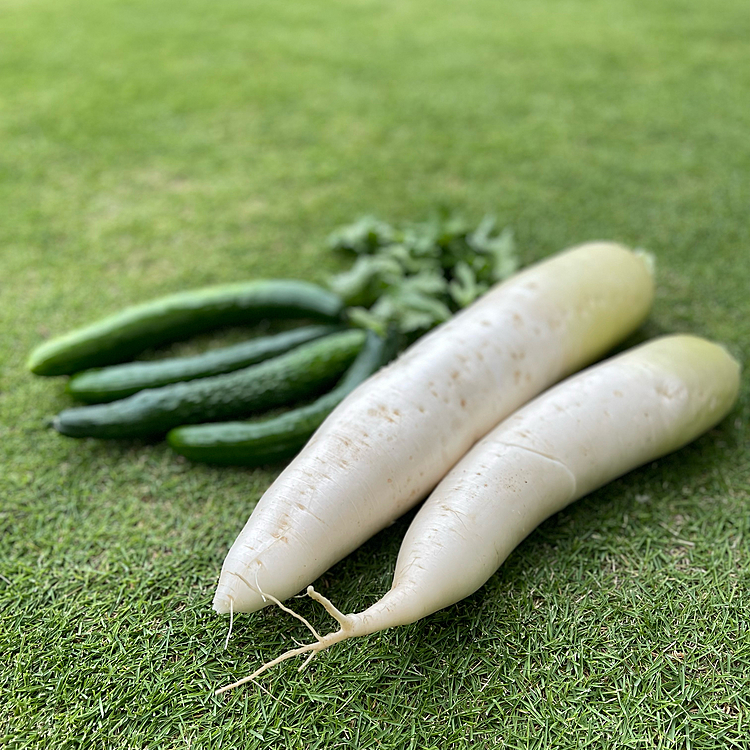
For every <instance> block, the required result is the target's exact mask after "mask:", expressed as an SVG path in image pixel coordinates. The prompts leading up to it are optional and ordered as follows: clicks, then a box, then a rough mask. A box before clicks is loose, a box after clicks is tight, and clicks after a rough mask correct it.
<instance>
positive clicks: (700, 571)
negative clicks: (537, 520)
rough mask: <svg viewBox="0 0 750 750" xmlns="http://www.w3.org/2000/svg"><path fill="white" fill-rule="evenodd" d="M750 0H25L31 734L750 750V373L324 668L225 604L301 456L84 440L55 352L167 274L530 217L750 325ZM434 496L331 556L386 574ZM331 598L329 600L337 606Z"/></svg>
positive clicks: (25, 690) (11, 509)
mask: <svg viewBox="0 0 750 750" xmlns="http://www.w3.org/2000/svg"><path fill="white" fill-rule="evenodd" d="M749 37H750V5H748V3H747V2H746V0H714V2H712V3H701V2H698V0H660V1H658V2H652V3H648V2H645V1H644V0H624V1H623V2H615V0H558V1H555V0H507V2H503V3H498V2H494V1H491V0H474V1H473V2H468V3H449V2H445V1H444V0H433V1H432V2H428V1H427V0H399V1H398V2H396V1H395V0H381V1H380V2H374V0H348V1H347V2H343V1H342V0H332V1H329V2H322V1H320V0H290V1H289V2H272V1H271V0H258V1H257V2H252V3H248V2H243V1H241V0H222V2H217V3H210V4H209V3H206V2H198V0H180V2H177V0H148V1H147V0H98V1H97V2H93V1H91V2H85V1H84V0H54V1H53V0H5V2H3V3H2V4H0V331H1V332H2V333H1V334H0V336H1V338H0V654H2V658H1V659H0V697H1V698H2V700H0V746H2V747H3V748H8V750H11V749H13V750H16V749H17V748H336V747H355V748H419V749H420V750H421V749H427V748H445V747H449V746H452V747H457V748H464V747H467V748H468V747H471V748H485V747H487V748H492V747H499V748H519V749H520V748H573V747H576V748H578V747H581V748H583V747H590V748H605V747H606V748H610V747H617V748H620V747H627V748H647V747H648V748H694V749H696V750H697V749H698V748H701V749H703V748H750V630H749V628H748V612H750V520H749V519H750V479H749V477H750V453H748V450H747V446H748V436H749V434H750V430H749V428H750V389H749V388H748V379H747V377H745V379H744V381H743V391H742V396H741V400H740V403H739V404H738V406H737V408H736V409H735V411H734V412H733V414H732V415H731V416H730V417H729V418H728V419H727V420H725V421H724V422H723V423H722V424H721V425H720V426H719V427H718V428H716V429H715V430H713V431H712V432H710V433H709V434H708V435H706V436H704V437H703V438H702V439H700V440H699V441H698V442H696V443H695V444H694V445H692V446H690V447H689V448H687V449H685V450H683V451H681V452H680V453H679V454H676V455H674V456H671V457H669V458H666V459H663V460H660V461H658V462H656V463H654V464H652V465H649V466H647V467H645V468H643V469H641V470H639V471H636V472H634V473H632V474H630V475H628V476H627V477H625V478H623V479H621V480H619V481H617V482H615V483H613V484H612V485H610V486H608V487H606V488H605V489H603V490H601V491H599V492H596V493H595V494H594V495H592V496H591V497H589V498H587V499H585V500H583V501H581V502H579V503H577V504H576V505H574V506H572V507H570V508H569V509H567V510H566V511H564V512H562V513H560V514H558V515H557V516H555V517H553V518H552V519H550V520H549V521H548V522H547V523H545V524H544V525H543V526H542V527H541V528H540V529H538V530H537V531H536V532H534V533H533V534H532V535H531V536H530V537H529V538H528V539H527V540H526V541H525V542H524V543H523V544H522V545H521V546H520V547H519V548H518V549H517V550H516V551H515V552H514V554H513V555H512V556H511V558H510V559H509V560H508V561H507V563H506V564H505V565H504V566H503V567H502V568H501V570H500V571H499V572H498V573H497V574H496V575H495V576H494V577H493V578H492V579H491V580H490V582H489V583H488V584H487V585H486V586H485V587H484V588H483V589H482V590H481V591H479V592H477V593H476V594H475V595H473V596H472V597H470V598H469V599H467V600H465V601H463V602H461V603H460V604H458V605H456V606H453V607H451V608H449V609H446V610H443V611H441V612H439V613H437V614H435V615H433V616H431V617H429V618H427V619H425V620H424V621H422V622H419V623H416V624H414V625H411V626H408V627H404V628H400V629H396V630H391V631H386V632H384V633H381V634H378V635H373V636H370V637H368V638H366V639H362V640H360V641H356V642H351V643H347V644H342V645H341V646H339V647H337V648H335V649H332V650H331V651H329V652H327V653H325V654H322V655H320V656H319V657H318V659H316V660H315V661H314V662H313V663H312V665H311V666H310V668H309V669H308V670H307V671H305V672H303V673H302V674H299V673H297V671H296V669H295V667H296V665H295V664H294V663H293V662H287V663H286V664H284V665H281V666H280V667H278V668H277V669H276V670H275V671H273V672H271V673H268V674H267V675H266V676H264V677H263V679H262V683H261V684H262V687H254V686H252V685H250V686H245V687H244V688H242V689H240V690H238V691H235V692H234V693H230V694H228V695H223V696H219V697H215V696H214V695H213V689H214V688H215V687H217V686H220V685H223V684H225V683H226V682H227V681H230V680H233V679H236V678H239V677H241V676H243V675H244V674H247V673H248V672H249V671H252V670H253V669H255V668H256V667H257V666H258V665H259V664H261V663H262V662H263V661H265V660H266V659H268V658H270V657H272V656H275V655H277V654H278V653H280V652H281V651H283V650H286V649H287V648H288V647H290V645H292V643H293V639H294V638H296V639H300V640H301V639H305V640H306V639H307V636H306V633H305V630H304V628H303V626H302V625H301V624H299V623H297V622H296V621H295V620H292V619H291V618H289V617H288V616H287V615H285V614H284V613H282V612H280V611H279V610H277V609H268V610H266V611H263V612H260V613H256V614H253V615H246V616H238V617H237V618H236V620H235V628H234V633H233V636H232V639H231V640H230V642H229V647H228V648H227V649H226V650H225V649H224V639H225V637H226V633H227V625H228V623H227V620H226V619H225V618H220V617H218V616H216V615H215V614H214V613H213V612H212V611H211V608H210V600H211V597H212V593H213V587H214V585H215V582H216V579H217V575H218V571H219V568H220V566H221V562H222V560H223V558H224V555H225V552H226V550H227V548H228V546H229V545H230V544H231V542H232V541H233V540H234V538H235V536H236V534H237V532H238V531H239V529H240V527H241V526H242V524H243V523H244V521H245V520H246V518H247V516H248V514H249V512H250V511H251V509H252V507H253V505H254V503H255V502H256V500H257V499H258V497H259V496H260V495H261V493H262V492H263V491H264V489H265V488H266V487H267V486H268V485H269V484H270V483H271V481H272V480H273V478H274V476H275V475H276V474H277V473H278V470H279V468H278V467H274V468H272V469H266V470H257V471H251V470H239V469H237V470H235V469H215V468H205V467H202V466H197V465H191V464H189V463H187V462H185V461H182V460H179V459H178V458H176V457H175V456H174V455H172V454H171V453H170V452H169V451H168V450H167V449H166V448H165V447H164V445H161V444H146V443H138V442H128V443H125V444H120V443H110V442H103V441H94V440H84V441H74V440H70V439H64V438H62V437H60V436H59V435H57V434H55V433H53V432H51V431H50V430H49V429H47V428H46V426H45V423H46V420H47V418H48V417H49V416H50V415H52V414H54V413H56V412H57V411H59V410H60V409H61V408H62V407H64V406H66V405H68V404H69V403H70V400H69V399H68V398H67V397H66V396H65V394H64V393H63V387H62V382H61V380H59V379H42V378H35V377H33V376H31V375H30V374H28V373H27V372H26V371H25V366H24V361H25V358H26V356H27V354H28V352H29V351H30V350H31V349H32V348H33V347H34V346H35V345H37V344H38V343H40V342H41V341H42V340H43V339H44V338H45V337H46V336H50V335H57V334H60V333H62V332H64V331H66V330H68V329H70V328H72V327H75V326H78V325H80V324H83V323H87V322H90V321H91V320H94V319H96V318H98V317H100V316H102V315H104V314H107V313H109V312H112V311H115V310H117V309H119V308H120V307H122V306H124V305H126V304H129V303H132V302H137V301H141V300H146V299H149V298H152V297H154V296H157V295H159V294H162V293H167V292H172V291H177V290H182V289H186V288H191V287H196V286H200V285H203V284H208V283H214V282H222V281H232V280H236V279H238V278H251V277H256V276H263V277H276V276H296V277H302V278H309V279H313V280H318V281H323V280H324V279H325V276H326V274H327V273H329V272H332V271H335V270H337V269H340V268H343V264H344V261H343V260H342V259H341V258H340V257H337V256H335V255H332V254H331V253H330V252H329V251H327V250H326V249H325V243H324V240H325V238H326V236H327V235H328V233H329V232H330V231H331V230H332V229H333V228H335V227H336V226H337V225H339V224H341V223H343V222H346V221H349V220H351V219H354V218H356V217H358V216H359V215H361V214H363V213H366V212H372V213H375V214H377V215H378V216H380V217H382V218H383V219H386V220H389V221H394V222H401V221H406V220H411V219H422V218H424V217H425V216H426V215H427V214H428V212H429V211H430V210H431V209H432V208H434V207H435V206H438V205H448V206H452V207H455V208H457V209H460V210H462V211H463V212H464V213H465V214H466V215H467V216H468V217H470V218H471V219H472V220H478V219H479V218H480V217H481V216H482V215H483V214H484V213H485V212H487V211H493V212H495V213H497V215H498V216H499V217H500V219H501V220H502V222H504V223H507V224H509V225H511V226H512V227H513V228H514V230H515V233H516V238H517V242H518V246H519V249H520V253H521V256H522V259H523V261H524V263H528V262H531V261H533V260H535V259H538V258H540V257H543V256H545V255H547V254H549V253H552V252H554V251H556V250H559V249H561V248H563V247H565V246H568V245H570V244H574V243H577V242H581V241H584V240H589V239H599V238H607V239H614V240H618V241H622V242H625V243H628V244H631V245H638V246H642V247H646V248H648V249H650V250H651V251H652V252H654V253H655V254H656V256H657V259H658V266H659V276H658V280H659V287H658V297H657V301H656V305H655V308H654V311H653V315H652V317H651V319H650V321H649V323H648V324H647V326H646V328H645V331H644V334H645V335H647V336H652V335H656V334H658V333H662V332H676V331H692V332H695V333H698V334H702V335H705V336H708V337H710V338H714V339H718V340H721V341H722V342H724V343H725V344H726V345H727V346H728V347H729V349H730V350H731V351H732V352H733V353H734V354H735V355H737V356H738V357H739V358H740V359H741V360H742V361H743V362H744V363H747V359H748V353H749V347H750V345H749V344H748V342H750V294H749V291H750V137H749V134H750V45H748V38H749ZM407 522H408V519H406V520H402V521H401V522H399V523H397V524H395V525H394V526H393V527H391V528H389V529H387V530H386V531H384V532H382V533H381V534H380V535H378V536H377V537H376V538H375V539H373V540H372V541H371V542H369V543H368V544H367V545H365V547H363V548H362V549H361V550H359V551H357V552H356V553H354V554H352V555H351V556H350V557H349V558H347V559H346V560H344V561H343V562H341V563H340V564H339V565H337V566H336V567H335V568H333V569H332V570H331V571H329V572H328V573H327V574H326V575H325V576H324V577H323V578H322V579H321V580H320V581H318V582H317V583H316V586H317V587H318V588H319V589H320V590H322V591H323V592H324V593H326V594H327V595H329V596H330V597H331V598H332V599H333V600H334V601H335V602H336V603H337V604H338V606H340V607H341V608H342V609H344V610H345V611H352V610H355V609H361V608H363V607H364V606H365V605H368V604H369V603H371V602H372V601H374V600H375V599H376V598H378V597H379V596H380V595H382V594H383V593H384V592H385V590H386V589H387V588H388V585H389V582H390V572H391V571H392V569H393V565H394V562H395V555H396V552H397V550H398V546H399V543H400V539H401V537H402V535H403V532H404V530H405V528H406V523H407ZM294 606H295V607H296V609H297V610H298V611H300V612H301V613H303V614H304V615H305V616H307V617H309V618H310V619H311V621H312V622H313V623H314V624H315V625H316V627H318V628H319V629H321V630H328V627H329V625H330V622H329V620H328V617H327V615H325V613H322V612H321V611H320V610H319V608H317V607H316V606H313V604H312V603H311V602H309V601H308V600H303V599H300V600H297V602H296V603H295V605H294Z"/></svg>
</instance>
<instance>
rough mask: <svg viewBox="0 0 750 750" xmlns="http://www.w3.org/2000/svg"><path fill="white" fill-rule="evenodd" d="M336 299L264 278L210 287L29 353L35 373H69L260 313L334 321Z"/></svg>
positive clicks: (300, 284) (339, 308)
mask: <svg viewBox="0 0 750 750" xmlns="http://www.w3.org/2000/svg"><path fill="white" fill-rule="evenodd" d="M343 314H344V306H343V303H342V302H341V299H340V298H339V297H337V296H336V295H335V294H333V293H331V292H329V291H328V290H326V289H323V288H322V287H319V286H316V285H315V284H311V283H309V282H306V281H295V280H292V279H288V280H287V279H268V280H258V281H247V282H243V283H237V284H225V285H221V286H210V287H205V288H203V289H196V290H193V291H189V292H179V293H177V294H171V295H169V296H166V297H160V298H159V299H155V300H152V301H150V302H144V303H142V304H140V305H135V306H133V307H128V308H126V309H125V310H122V311H121V312H119V313H116V314H114V315H110V316H109V317H107V318H104V319H103V320H100V321H98V322H96V323H93V324H91V325H89V326H86V327H85V328H79V329H77V330H75V331H71V332H70V333H68V334H66V335H65V336H60V337H59V338H55V339H52V340H51V341H47V342H46V343H44V344H42V345H41V346H39V347H37V348H36V349H35V350H34V351H33V352H32V353H31V356H30V357H29V361H28V368H29V369H30V370H31V372H33V373H35V374H37V375H70V374H72V373H74V372H79V371H80V370H85V369H88V368H90V367H102V366H104V365H111V364H117V363H118V362H126V361H127V360H129V359H131V358H132V357H133V356H135V355H136V354H139V353H140V352H142V351H144V350H145V349H148V348H150V347H153V346H160V345H162V344H166V343H169V342H173V341H179V340H181V339H185V338H189V337H190V336H193V335H194V334H196V333H203V332H204V331H210V330H212V329H214V328H219V327H221V326H230V325H241V324H247V323H252V322H256V321H258V320H261V319H263V318H310V319H312V320H316V321H325V322H339V321H341V319H342V316H343Z"/></svg>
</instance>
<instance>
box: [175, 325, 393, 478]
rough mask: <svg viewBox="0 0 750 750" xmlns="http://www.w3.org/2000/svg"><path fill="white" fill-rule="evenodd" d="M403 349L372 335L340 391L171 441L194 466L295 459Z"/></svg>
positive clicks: (186, 430)
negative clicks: (198, 463) (346, 400)
mask: <svg viewBox="0 0 750 750" xmlns="http://www.w3.org/2000/svg"><path fill="white" fill-rule="evenodd" d="M398 344H399V340H398V337H397V335H396V334H391V335H389V336H388V337H387V338H385V339H383V338H381V337H380V336H378V335H376V334H374V333H372V332H369V333H368V336H367V340H366V342H365V345H364V347H363V348H362V351H361V352H360V353H359V355H358V356H357V359H356V360H355V361H354V363H353V364H352V366H351V367H350V368H349V369H348V370H347V372H346V374H345V375H344V376H343V378H342V379H341V381H340V382H339V383H338V384H337V386H336V387H335V388H334V389H333V390H332V391H330V392H329V393H326V394H325V395H323V396H320V397H319V398H318V399H317V400H315V401H313V402H312V403H311V404H307V405H305V406H301V407H299V408H296V409H291V410H290V411H288V412H286V413H284V414H281V415H279V416H277V417H272V418H270V419H260V420H257V421H253V422H219V423H217V424H204V425H194V426H186V427H177V428H175V429H173V430H170V432H169V433H168V434H167V442H168V443H169V444H170V446H171V447H172V448H173V449H174V450H175V451H176V452H177V453H179V454H181V455H183V456H185V457H186V458H189V459H191V460H193V461H201V462H204V463H212V464H220V465H224V466H262V465H264V464H269V463H274V462H277V461H282V460H284V459H287V458H290V457H291V456H293V455H295V454H296V453H297V452H298V451H299V450H300V449H301V448H302V447H303V446H304V444H305V443H306V442H307V441H308V440H309V438H310V437H311V435H312V434H313V433H314V432H315V430H317V429H318V427H320V425H321V424H322V423H323V421H324V420H325V418H326V417H327V416H328V415H329V414H330V413H331V412H332V411H333V410H334V409H335V408H336V406H338V405H339V404H340V403H341V401H343V400H344V398H345V397H346V396H347V395H348V394H349V393H351V391H353V390H354V389H355V388H356V387H357V386H358V385H359V384H360V383H362V382H363V381H364V380H366V379H367V378H368V377H369V376H370V375H372V374H373V373H374V372H376V371H377V370H379V369H380V368H381V367H382V366H384V365H386V364H387V363H388V362H390V360H392V359H393V358H394V357H395V356H396V352H397V351H398Z"/></svg>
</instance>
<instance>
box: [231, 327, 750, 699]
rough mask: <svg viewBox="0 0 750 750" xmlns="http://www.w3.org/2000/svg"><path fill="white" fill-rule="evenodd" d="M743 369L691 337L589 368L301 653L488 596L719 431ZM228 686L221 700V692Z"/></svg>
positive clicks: (420, 516) (417, 530)
mask: <svg viewBox="0 0 750 750" xmlns="http://www.w3.org/2000/svg"><path fill="white" fill-rule="evenodd" d="M739 375H740V369H739V365H738V363H737V362H736V361H735V360H734V359H733V358H732V357H731V356H730V355H729V354H728V353H727V352H726V351H725V350H724V349H723V348H722V347H720V346H718V345H716V344H713V343H711V342H708V341H706V340H704V339H700V338H697V337H694V336H685V335H681V336H668V337H664V338H661V339H657V340H654V341H652V342H650V343H647V344H644V345H642V346H640V347H637V348H635V349H632V350H630V351H628V352H625V353H624V354H621V355H619V356H617V357H613V358H612V359H610V360H608V361H606V362H604V363H602V364H599V365H595V366H594V367H591V368H590V369H588V370H586V371H584V372H582V373H579V374H578V375H575V376H573V377H571V378H569V379H568V380H566V381H565V382H563V383H561V384H559V385H557V386H555V387H554V388H551V389H550V390H549V391H547V392H546V393H544V394H542V395H541V396H539V397H537V398H536V399H534V400H533V401H532V402H530V403H528V404H527V405H526V406H524V407H522V408H521V409H519V410H518V411H517V412H516V413H515V414H513V415H512V416H511V417H509V418H508V419H506V420H505V421H503V422H502V423H501V424H500V425H499V426H497V427H496V428H495V429H494V430H492V431H491V432H490V433H489V434H488V435H487V436H486V437H484V438H483V439H482V440H481V441H480V442H479V443H477V444H476V445H475V446H474V447H473V448H472V449H471V450H470V451H469V452H468V453H467V454H466V455H465V456H464V457H463V458H462V459H461V460H460V461H459V462H458V463H457V464H456V466H455V467H454V468H453V469H452V470H451V471H450V472H449V473H448V474H447V476H446V477H445V478H444V479H443V480H442V481H441V482H440V483H439V485H438V486H437V487H436V488H435V490H434V492H433V493H432V494H431V495H430V497H429V498H428V499H427V500H426V501H425V503H424V505H423V506H422V507H421V508H420V509H419V511H418V513H417V514H416V516H415V517H414V520H413V521H412V523H411V525H410V526H409V529H408V531H407V533H406V536H405V538H404V541H403V543H402V545H401V550H400V552H399V555H398V560H397V562H396V570H395V574H394V577H393V584H392V587H391V589H390V591H388V593H386V595H385V596H384V597H383V598H382V599H380V600H379V601H377V602H376V603H375V604H373V605H372V606H371V607H369V608H368V609H366V610H364V611H362V612H359V613H355V614H350V615H342V614H341V613H340V612H338V610H335V608H334V607H333V606H332V605H331V604H330V602H328V600H327V599H325V598H324V597H321V596H320V595H319V594H317V593H316V592H315V591H313V590H312V588H310V589H308V593H309V594H310V595H311V596H313V597H314V598H315V599H317V600H318V601H321V603H323V604H324V606H326V609H328V611H329V612H331V614H332V615H333V616H334V617H335V618H336V619H337V620H338V622H339V624H340V625H341V628H340V629H339V630H338V631H336V632H333V633H330V634H328V635H326V636H323V637H322V638H321V637H319V636H317V634H316V637H317V641H316V642H315V643H311V644H308V645H306V646H302V647H300V648H298V649H294V650H292V651H290V652H287V653H286V654H283V655H282V656H281V657H279V658H277V659H274V660H273V661H272V662H269V663H268V664H266V665H264V666H263V667H262V668H261V669H260V670H258V671H257V672H256V673H255V674H253V675H251V676H250V677H246V678H244V679H243V680H240V681H239V682H237V683H234V685H229V686H227V688H224V689H231V688H232V687H236V686H237V685H239V684H242V683H243V682H246V681H248V680H249V679H253V678H254V677H256V676H257V675H258V674H260V673H261V672H263V671H265V669H267V668H268V667H270V666H273V665H274V664H275V663H278V662H279V661H283V660H284V659H287V658H289V657H291V656H294V655H296V654H302V653H308V654H311V655H313V654H315V653H317V652H318V651H321V650H323V649H325V648H328V647H329V646H331V645H333V644H334V643H338V642H340V641H343V640H346V639H348V638H352V637H356V636H362V635H367V634H369V633H373V632H377V631H379V630H384V629H386V628H390V627H394V626H397V625H405V624H407V623H410V622H414V621H416V620H419V619H421V618H423V617H425V616H427V615H429V614H431V613H433V612H436V611H437V610H439V609H442V608H444V607H447V606H449V605H451V604H454V603H455V602H457V601H460V600H461V599H463V598H465V597H467V596H469V595H470V594H472V593H474V592H475V591H476V590H477V589H478V588H480V587H481V586H482V585H483V584H484V583H485V582H486V581H487V580H488V579H489V578H490V576H491V575H492V574H493V573H494V572H495V571H496V570H497V569H498V568H499V567H500V565H501V563H502V562H503V561H504V560H505V558H506V557H507V556H508V555H509V554H510V552H511V551H512V550H513V549H514V548H515V547H516V546H517V545H518V544H519V543H520V542H521V541H522V540H523V539H524V538H525V537H526V536H527V535H528V534H529V532H531V531H532V530H533V529H534V528H536V526H538V525H539V524H540V523H541V522H542V521H544V520H545V519H546V518H548V517H549V516H550V515H552V514H553V513H556V512H557V511H559V510H560V509H562V508H564V507H565V506H566V505H568V504H569V503H571V502H573V501H574V500H577V499H578V498H581V497H583V496H584V495H587V494H588V493H590V492H592V491H593V490H594V489H596V488H598V487H600V486H601V485H603V484H605V483H607V482H609V481H611V480H613V479H615V478H617V477H619V476H621V475H622V474H624V473H626V472H628V471H630V470H632V469H634V468H636V467H638V466H641V465H642V464H644V463H646V462H649V461H653V460H655V459H656V458H659V457H661V456H664V455H666V454H667V453H671V452H672V451H675V450H677V449H678V448H680V447H682V446H684V445H686V444H687V443H689V442H690V441H692V440H694V439H695V438H697V437H698V436H699V435H701V434H702V433H704V432H705V431H706V430H708V429H710V428H711V427H713V426H714V425H715V424H717V423H718V422H719V421H720V420H721V419H722V418H723V417H725V416H726V415H727V413H728V412H729V411H730V409H731V408H732V405H733V404H734V402H735V400H736V398H737V393H738V390H739ZM224 689H222V691H223V690H224Z"/></svg>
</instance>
